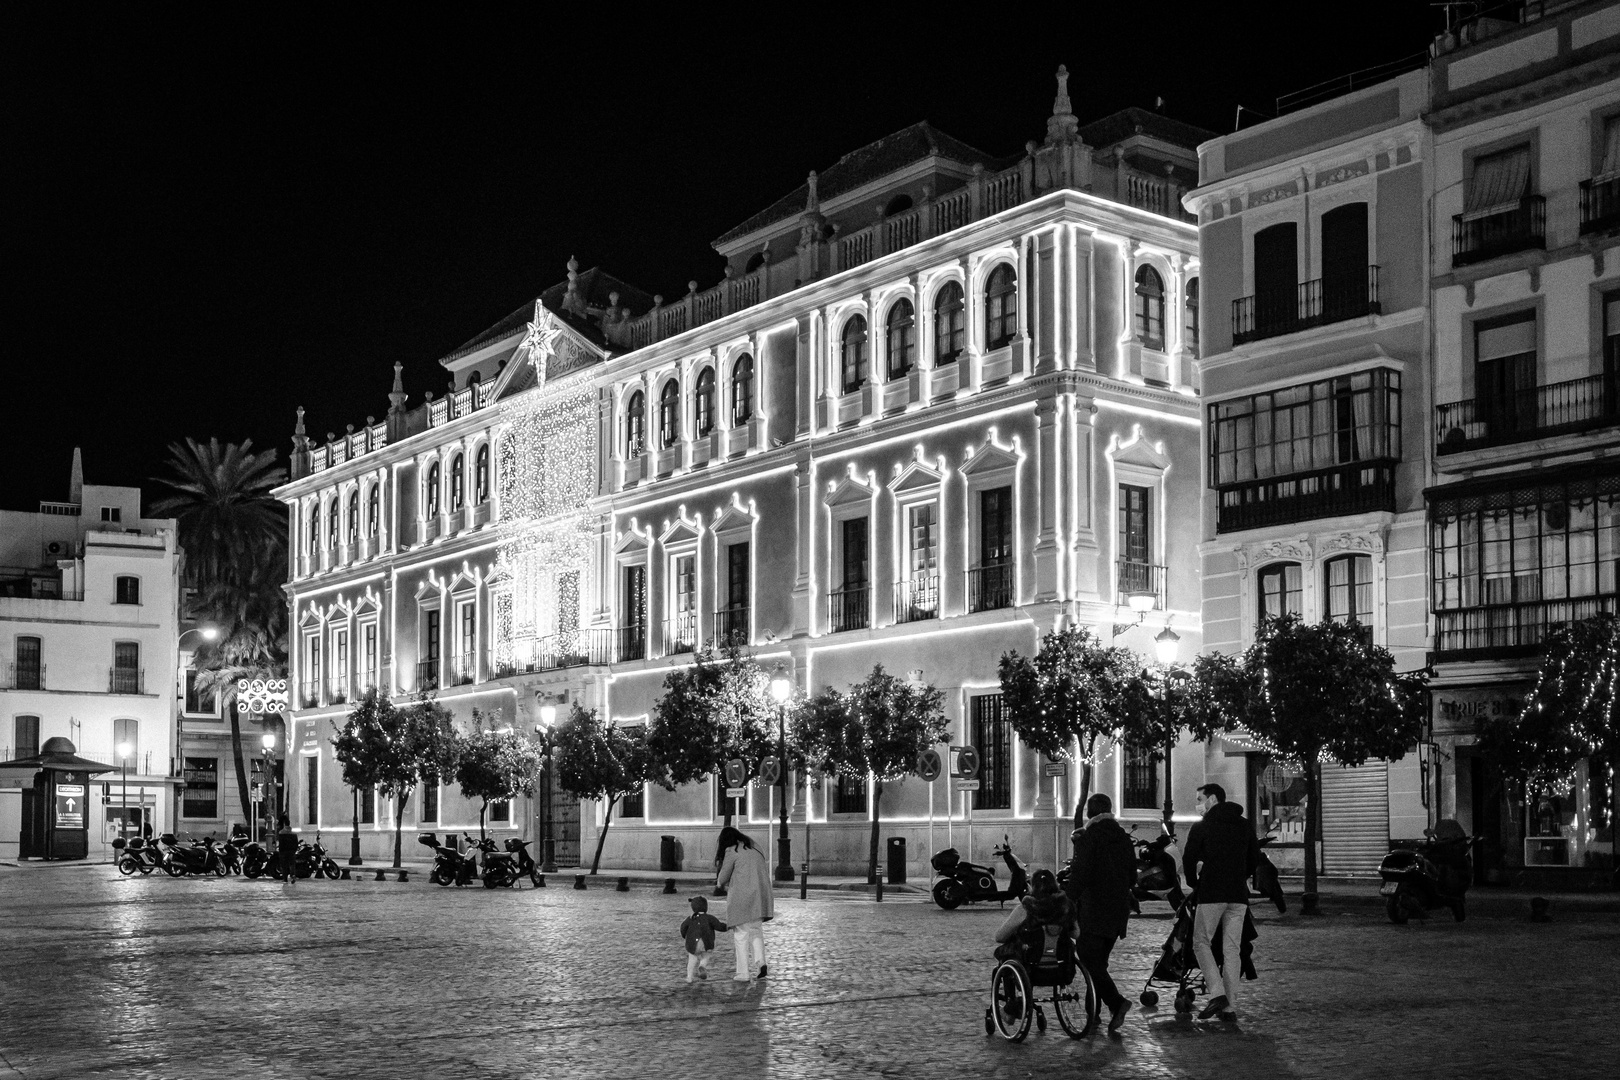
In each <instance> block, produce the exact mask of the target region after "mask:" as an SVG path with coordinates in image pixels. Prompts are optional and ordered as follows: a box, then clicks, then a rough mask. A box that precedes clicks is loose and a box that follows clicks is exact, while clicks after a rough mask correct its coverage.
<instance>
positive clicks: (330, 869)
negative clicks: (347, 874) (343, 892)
mask: <svg viewBox="0 0 1620 1080" xmlns="http://www.w3.org/2000/svg"><path fill="white" fill-rule="evenodd" d="M321 873H323V874H325V875H326V880H327V881H336V880H337V879H338V877H339V875H341V874H342V873H343V871H341V870H339V869H338V864H337V863H335V862H333V861H332V860H331V859H322V860H321Z"/></svg>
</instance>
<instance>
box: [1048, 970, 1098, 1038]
mask: <svg viewBox="0 0 1620 1080" xmlns="http://www.w3.org/2000/svg"><path fill="white" fill-rule="evenodd" d="M1101 1009H1102V999H1100V998H1099V997H1098V996H1097V988H1096V987H1095V986H1093V985H1092V982H1091V976H1090V975H1088V974H1086V969H1085V968H1083V967H1079V966H1076V968H1075V972H1074V981H1073V982H1072V983H1070V984H1069V985H1068V986H1054V987H1052V1011H1053V1012H1055V1013H1057V1018H1058V1024H1059V1025H1060V1026H1061V1027H1062V1028H1063V1031H1064V1034H1066V1035H1068V1036H1069V1038H1071V1039H1078V1038H1081V1037H1082V1036H1084V1035H1085V1034H1086V1032H1088V1031H1090V1030H1091V1029H1092V1028H1093V1027H1095V1026H1096V1024H1097V1014H1098V1012H1099V1011H1100V1010H1101Z"/></svg>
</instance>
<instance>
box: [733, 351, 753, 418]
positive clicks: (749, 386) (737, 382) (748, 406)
mask: <svg viewBox="0 0 1620 1080" xmlns="http://www.w3.org/2000/svg"><path fill="white" fill-rule="evenodd" d="M753 416H754V358H753V357H752V356H749V355H748V354H747V353H743V354H742V355H741V356H739V357H738V358H737V362H736V364H734V365H733V366H732V368H731V422H732V423H733V424H746V423H747V422H748V421H749V420H751V419H752V418H753Z"/></svg>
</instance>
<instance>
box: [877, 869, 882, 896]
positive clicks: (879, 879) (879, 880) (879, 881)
mask: <svg viewBox="0 0 1620 1080" xmlns="http://www.w3.org/2000/svg"><path fill="white" fill-rule="evenodd" d="M877 902H878V903H880V904H881V903H883V868H882V867H881V866H880V867H878V872H877Z"/></svg>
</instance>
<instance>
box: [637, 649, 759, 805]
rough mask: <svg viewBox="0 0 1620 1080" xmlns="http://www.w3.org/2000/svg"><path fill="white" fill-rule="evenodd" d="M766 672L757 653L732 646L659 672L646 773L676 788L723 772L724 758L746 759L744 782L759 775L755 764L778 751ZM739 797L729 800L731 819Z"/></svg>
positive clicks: (702, 652)
mask: <svg viewBox="0 0 1620 1080" xmlns="http://www.w3.org/2000/svg"><path fill="white" fill-rule="evenodd" d="M770 681H771V679H770V675H768V674H767V673H766V671H765V670H764V669H763V668H761V667H760V666H759V663H758V662H757V661H756V660H755V659H754V654H753V653H751V652H748V651H746V650H744V649H741V648H738V647H736V646H727V647H726V648H725V649H724V650H723V651H721V652H719V653H716V652H715V651H714V650H712V649H710V648H707V647H705V648H703V649H700V650H698V652H697V653H696V654H695V655H694V656H693V658H692V666H690V667H686V668H679V669H676V670H674V671H671V672H670V673H669V674H668V675H666V676H664V693H663V695H662V696H661V697H659V699H658V702H657V704H655V705H654V706H653V716H652V726H651V729H650V730H649V731H648V733H647V747H648V750H649V752H650V753H651V755H652V764H651V767H650V769H651V771H650V775H649V779H650V780H651V781H652V782H653V783H656V784H658V785H659V786H660V787H663V788H665V789H666V790H669V791H674V790H675V788H677V787H679V786H680V785H681V784H690V783H692V782H694V781H697V780H702V779H705V778H706V777H710V776H719V775H722V774H723V772H724V770H725V767H726V763H727V762H728V761H741V762H742V763H743V769H744V776H743V784H744V785H746V784H748V783H750V782H752V781H753V780H754V779H755V778H756V777H757V776H758V775H759V768H760V763H761V762H762V761H763V760H764V759H765V758H766V757H775V756H776V750H777V745H776V743H777V731H776V704H775V702H773V701H772V700H771V695H770V690H769V687H770ZM735 813H736V800H734V799H730V798H728V799H727V800H726V809H725V823H726V824H727V825H730V824H731V819H732V816H733V814H735Z"/></svg>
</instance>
